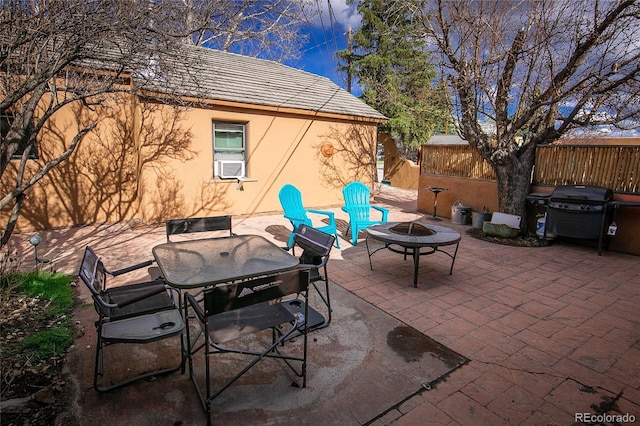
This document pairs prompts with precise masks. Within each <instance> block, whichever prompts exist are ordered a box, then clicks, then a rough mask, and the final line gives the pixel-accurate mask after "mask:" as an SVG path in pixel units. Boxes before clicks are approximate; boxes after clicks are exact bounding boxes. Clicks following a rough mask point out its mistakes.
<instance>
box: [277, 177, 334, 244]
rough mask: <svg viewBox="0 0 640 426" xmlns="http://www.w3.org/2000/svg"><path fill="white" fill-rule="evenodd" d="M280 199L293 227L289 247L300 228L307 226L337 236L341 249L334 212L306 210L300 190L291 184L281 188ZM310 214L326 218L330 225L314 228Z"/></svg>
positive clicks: (286, 216) (285, 215) (285, 214)
mask: <svg viewBox="0 0 640 426" xmlns="http://www.w3.org/2000/svg"><path fill="white" fill-rule="evenodd" d="M278 198H279V199H280V205H281V206H282V210H284V217H285V218H286V219H289V221H290V222H291V225H293V231H291V234H290V235H289V241H288V242H287V246H288V247H291V246H292V245H293V236H294V234H295V232H296V229H297V228H298V226H300V225H307V226H310V227H313V228H315V229H317V230H319V231H322V232H326V233H327V234H333V235H335V237H336V238H335V244H336V247H337V248H340V243H339V242H338V231H337V229H336V219H335V216H334V213H333V212H330V211H326V210H311V209H309V210H308V209H305V208H304V205H303V203H302V194H301V193H300V190H299V189H298V188H296V187H295V186H293V185H291V184H286V185H284V186H283V187H282V188H280V192H279V193H278ZM309 213H313V214H316V215H321V216H325V217H326V220H327V222H328V223H327V224H326V225H318V226H314V225H313V221H312V220H311V217H309Z"/></svg>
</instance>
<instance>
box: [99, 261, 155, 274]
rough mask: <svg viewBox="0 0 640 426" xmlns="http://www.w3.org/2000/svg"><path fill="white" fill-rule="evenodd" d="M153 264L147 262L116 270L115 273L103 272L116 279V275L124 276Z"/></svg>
mask: <svg viewBox="0 0 640 426" xmlns="http://www.w3.org/2000/svg"><path fill="white" fill-rule="evenodd" d="M153 262H155V260H147V261H145V262H142V263H136V264H135V265H131V266H128V267H126V268H122V269H118V270H117V271H113V272H110V271H107V270H106V269H105V272H106V273H107V274H109V275H111V276H112V277H117V276H118V275H122V274H126V273H128V272H131V271H135V270H136V269H140V268H144V267H146V266H149V265H152V264H153Z"/></svg>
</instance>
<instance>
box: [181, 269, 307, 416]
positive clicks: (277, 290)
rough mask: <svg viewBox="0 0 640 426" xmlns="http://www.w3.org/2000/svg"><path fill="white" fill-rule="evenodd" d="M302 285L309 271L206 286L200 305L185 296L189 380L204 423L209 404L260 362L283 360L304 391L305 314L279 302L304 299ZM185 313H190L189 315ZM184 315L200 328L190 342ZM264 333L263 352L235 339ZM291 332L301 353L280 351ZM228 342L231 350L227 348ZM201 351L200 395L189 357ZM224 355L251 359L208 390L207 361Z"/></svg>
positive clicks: (209, 407)
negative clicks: (291, 297)
mask: <svg viewBox="0 0 640 426" xmlns="http://www.w3.org/2000/svg"><path fill="white" fill-rule="evenodd" d="M308 286H309V272H308V271H307V270H303V269H298V270H295V271H290V272H283V273H280V274H276V275H270V276H266V277H260V278H253V279H249V280H245V281H239V282H236V283H231V284H226V285H218V286H215V287H211V288H207V289H205V290H204V294H203V296H202V299H203V300H202V301H201V302H199V301H198V300H197V299H196V298H195V297H193V295H191V294H189V293H185V305H186V309H187V316H186V318H187V347H188V348H189V349H188V351H187V359H188V362H189V377H190V378H191V381H192V382H193V383H194V385H195V388H196V390H197V392H198V396H199V398H200V402H201V404H202V407H203V408H204V410H205V411H206V413H207V424H210V421H211V415H210V414H211V403H212V401H213V400H214V399H215V398H216V397H218V396H219V395H220V394H221V393H222V392H224V391H225V390H226V389H227V388H229V386H231V385H232V384H233V383H234V382H236V381H237V380H238V379H239V378H240V377H242V376H243V375H244V374H245V373H247V372H248V371H249V369H251V367H253V366H254V365H256V364H257V363H258V362H259V361H260V360H262V359H264V358H278V359H281V360H283V361H284V362H285V363H286V364H287V365H288V366H289V368H290V369H291V371H293V372H294V374H295V375H296V376H298V377H301V378H302V387H303V388H304V387H306V384H307V379H306V378H307V333H306V330H307V329H308V326H307V315H306V314H307V312H306V310H305V311H303V312H300V313H295V314H294V313H292V312H290V311H289V310H288V309H286V308H285V307H284V305H283V304H282V303H280V300H281V298H283V297H286V296H289V295H292V294H303V295H306V294H307V293H308ZM190 310H191V311H193V314H190V312H189V311H190ZM189 315H194V316H195V318H196V319H197V322H198V323H199V324H200V327H201V328H202V333H200V332H198V333H197V334H196V335H195V337H193V340H194V341H192V340H191V339H192V335H191V332H190V327H189ZM192 317H193V316H192ZM269 329H271V339H270V342H269V343H265V344H264V347H263V348H262V349H263V350H256V349H255V348H251V347H249V344H250V343H251V342H247V341H243V339H241V337H243V336H247V335H250V334H255V333H258V332H261V331H264V330H269ZM297 332H299V333H300V334H301V335H302V339H303V345H302V349H301V350H300V349H297V350H287V351H285V348H287V349H288V348H289V345H285V342H286V341H287V340H288V339H289V338H290V336H292V335H293V334H294V333H297ZM249 340H251V339H249ZM232 341H233V346H230V345H231V344H232V343H231V342H232ZM201 350H204V362H205V368H204V370H205V380H206V384H205V392H204V394H203V392H202V391H201V389H200V386H199V385H198V379H197V378H196V377H195V376H194V369H193V358H194V355H195V354H197V353H198V352H200V351H201ZM300 352H301V353H300ZM224 353H234V354H242V355H249V356H251V357H252V360H251V362H250V363H249V364H247V365H246V366H245V367H244V368H242V369H241V370H240V372H239V373H237V374H236V375H235V376H234V377H233V378H232V379H231V380H229V381H228V382H227V383H225V384H223V385H222V386H219V387H217V389H215V390H214V389H213V387H212V385H211V373H212V371H216V368H212V367H211V365H210V362H211V360H210V358H211V357H212V356H214V355H220V354H224ZM221 365H222V364H221ZM217 368H219V367H217Z"/></svg>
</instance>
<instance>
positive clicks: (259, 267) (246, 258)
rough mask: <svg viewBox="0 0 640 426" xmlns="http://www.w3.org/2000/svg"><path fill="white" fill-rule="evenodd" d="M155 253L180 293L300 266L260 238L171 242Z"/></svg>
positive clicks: (243, 237)
mask: <svg viewBox="0 0 640 426" xmlns="http://www.w3.org/2000/svg"><path fill="white" fill-rule="evenodd" d="M152 252H153V256H154V257H155V259H156V262H158V266H159V267H160V270H161V272H162V276H163V277H164V280H165V282H166V283H167V284H168V285H170V286H172V287H174V288H177V289H180V290H185V289H193V288H199V287H207V286H212V285H216V284H222V283H228V282H232V281H236V280H242V279H247V278H252V277H257V276H260V275H268V274H274V273H278V272H284V271H288V270H291V269H295V268H297V267H298V264H299V262H298V259H297V258H295V257H294V256H292V255H291V254H289V253H287V252H286V251H285V250H283V249H281V248H280V247H278V246H277V245H275V244H274V243H272V242H271V241H269V240H267V239H266V238H264V237H262V236H260V235H234V236H230V237H221V238H204V239H196V240H186V241H175V242H168V243H163V244H160V245H157V246H155V247H153V249H152Z"/></svg>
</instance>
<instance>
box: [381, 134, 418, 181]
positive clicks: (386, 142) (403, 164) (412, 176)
mask: <svg viewBox="0 0 640 426" xmlns="http://www.w3.org/2000/svg"><path fill="white" fill-rule="evenodd" d="M378 141H379V142H380V143H381V144H382V146H383V147H384V179H386V180H388V181H389V182H390V183H391V186H394V187H396V188H403V189H418V177H419V176H420V166H418V165H417V164H415V163H414V162H413V161H411V160H407V159H405V158H403V157H402V156H401V155H400V154H399V153H398V147H397V146H396V143H395V141H394V140H393V138H391V136H389V135H388V134H380V135H379V136H378Z"/></svg>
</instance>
